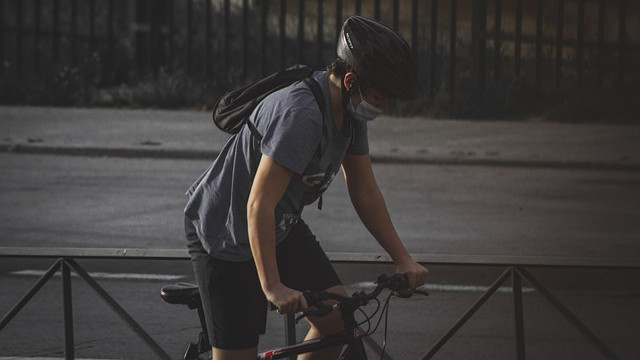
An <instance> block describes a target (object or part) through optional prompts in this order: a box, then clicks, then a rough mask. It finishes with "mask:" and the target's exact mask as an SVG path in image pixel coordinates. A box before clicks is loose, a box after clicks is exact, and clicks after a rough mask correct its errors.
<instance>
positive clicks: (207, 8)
mask: <svg viewBox="0 0 640 360" xmlns="http://www.w3.org/2000/svg"><path fill="white" fill-rule="evenodd" d="M211 11H212V10H211V0H205V2H204V74H205V78H206V79H207V83H210V82H211V77H212V74H213V71H212V69H211V67H212V63H213V57H212V56H211Z"/></svg>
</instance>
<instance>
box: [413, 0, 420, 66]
mask: <svg viewBox="0 0 640 360" xmlns="http://www.w3.org/2000/svg"><path fill="white" fill-rule="evenodd" d="M418 4H419V2H418V0H413V1H412V3H411V49H413V56H414V57H415V58H416V59H417V58H418V11H419V9H418Z"/></svg>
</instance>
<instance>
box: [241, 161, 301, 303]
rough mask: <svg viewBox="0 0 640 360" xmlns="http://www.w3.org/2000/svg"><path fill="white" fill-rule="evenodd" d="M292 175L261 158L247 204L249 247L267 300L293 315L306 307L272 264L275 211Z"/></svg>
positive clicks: (281, 167) (299, 295) (274, 260)
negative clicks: (282, 280)
mask: <svg viewBox="0 0 640 360" xmlns="http://www.w3.org/2000/svg"><path fill="white" fill-rule="evenodd" d="M292 175H293V173H292V172H291V171H290V170H289V169H287V168H285V167H284V166H282V165H280V164H278V163H277V162H275V161H274V160H273V159H272V158H270V157H268V156H266V155H263V156H262V159H261V160H260V165H259V166H258V170H257V172H256V176H255V179H254V181H253V185H252V187H251V193H250V194H249V200H248V202H247V223H248V230H249V244H250V245H251V252H252V254H253V259H254V261H255V264H256V269H257V271H258V277H259V278H260V285H261V286H262V291H264V294H265V296H266V297H267V300H269V301H270V302H271V303H273V304H274V305H275V306H276V307H277V308H278V312H280V313H281V314H284V313H295V312H298V311H304V310H306V308H307V304H306V301H305V300H304V296H303V295H302V293H301V292H299V291H296V290H293V289H290V288H288V287H286V286H284V285H283V284H282V283H281V282H280V274H279V272H278V264H277V262H276V234H275V208H276V205H277V204H278V202H279V201H280V199H281V198H282V195H283V194H284V193H285V191H286V189H287V186H288V185H289V181H290V180H291V177H292Z"/></svg>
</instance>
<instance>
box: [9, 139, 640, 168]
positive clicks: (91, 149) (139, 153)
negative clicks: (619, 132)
mask: <svg viewBox="0 0 640 360" xmlns="http://www.w3.org/2000/svg"><path fill="white" fill-rule="evenodd" d="M0 153H14V154H33V155H67V156H88V157H119V158H150V159H180V160H213V159H215V158H216V157H217V156H218V154H219V151H218V150H213V149H212V150H210V151H207V150H198V149H161V148H132V147H121V148H118V147H97V146H59V145H52V146H49V145H26V144H10V145H0ZM371 161H372V162H374V163H381V164H416V165H459V166H487V167H521V168H550V169H568V170H572V169H573V170H608V171H633V172H640V164H632V163H619V162H598V161H581V160H522V159H496V158H492V159H487V158H468V157H435V156H431V157H426V156H424V157H416V156H414V157H411V156H403V155H380V154H375V153H372V154H371Z"/></svg>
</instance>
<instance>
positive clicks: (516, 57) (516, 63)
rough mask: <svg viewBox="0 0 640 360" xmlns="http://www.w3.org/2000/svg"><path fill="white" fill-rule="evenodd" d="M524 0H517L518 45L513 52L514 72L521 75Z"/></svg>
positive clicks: (517, 75)
mask: <svg viewBox="0 0 640 360" xmlns="http://www.w3.org/2000/svg"><path fill="white" fill-rule="evenodd" d="M521 58H522V0H516V45H515V51H514V54H513V60H514V73H515V75H516V77H519V76H520V65H521V63H522V59H521Z"/></svg>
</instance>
